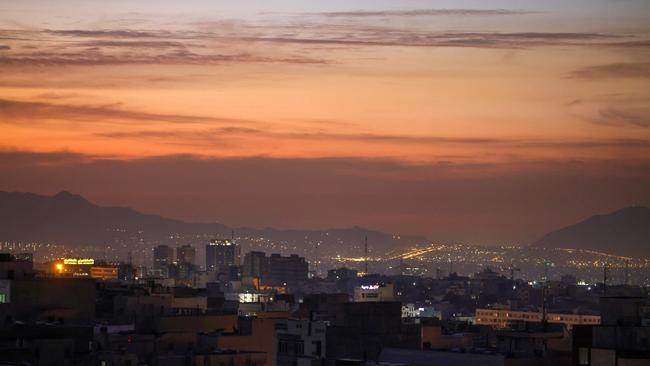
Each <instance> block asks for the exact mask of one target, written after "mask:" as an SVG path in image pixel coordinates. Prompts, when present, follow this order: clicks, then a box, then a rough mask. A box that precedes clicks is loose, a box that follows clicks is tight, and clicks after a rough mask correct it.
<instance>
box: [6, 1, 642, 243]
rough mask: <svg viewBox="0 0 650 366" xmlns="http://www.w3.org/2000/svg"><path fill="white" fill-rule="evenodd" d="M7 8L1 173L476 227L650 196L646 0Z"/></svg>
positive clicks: (207, 217)
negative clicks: (649, 188)
mask: <svg viewBox="0 0 650 366" xmlns="http://www.w3.org/2000/svg"><path fill="white" fill-rule="evenodd" d="M2 13H3V15H2V16H1V17H0V29H1V31H0V65H1V66H2V67H1V68H0V80H1V81H0V131H1V132H2V133H0V174H1V175H2V176H3V179H0V190H9V191H31V192H36V193H42V194H54V193H56V192H58V191H61V190H69V191H72V192H75V193H80V194H82V195H83V196H84V197H87V198H89V199H90V200H92V201H93V202H96V203H98V204H101V205H107V206H128V207H133V208H135V209H138V210H141V211H144V212H148V213H155V214H160V215H162V216H166V217H172V218H179V219H183V220H187V221H192V222H220V223H223V224H226V225H230V226H253V227H278V228H305V229H309V228H314V229H326V228H332V227H350V226H353V225H360V226H364V227H369V228H373V229H378V230H382V231H386V232H394V233H404V234H419V235H425V236H426V237H428V238H431V239H433V240H443V241H445V240H454V241H461V242H471V243H476V244H499V243H519V244H526V243H529V242H532V241H534V240H536V239H539V238H540V237H541V236H542V235H543V234H545V233H547V232H549V231H551V230H555V229H558V228H560V227H563V226H566V225H569V224H572V223H575V222H578V221H580V220H582V219H585V218H587V217H589V216H591V215H594V214H600V213H606V212H610V211H614V210H616V209H620V208H623V207H627V206H650V190H648V187H649V186H650V174H649V172H650V169H649V168H650V159H649V158H648V157H649V156H650V130H649V126H650V124H649V123H650V122H649V121H650V113H649V111H648V108H647V105H648V102H649V101H650V94H649V92H648V88H647V86H648V80H649V79H648V78H649V77H650V52H648V45H649V44H650V43H649V42H650V28H649V27H648V26H647V24H648V20H649V19H650V5H648V3H647V2H645V1H605V0H598V1H572V2H569V3H567V2H560V1H549V2H544V3H543V4H540V3H539V2H533V1H523V2H522V1H491V2H485V1H454V2H452V1H401V2H394V1H353V2H343V1H328V2H326V3H325V2H309V3H305V2H298V1H270V2H265V3H264V4H258V3H246V4H236V5H234V4H228V5H222V4H216V3H214V2H204V1H195V2H189V3H187V4H184V5H178V4H177V3H175V2H168V1H159V2H152V1H145V2H139V3H137V4H132V3H130V2H124V1H118V2H111V3H110V4H104V3H100V2H79V1H62V2H57V4H56V5H54V4H51V3H48V2H44V1H30V2H19V1H7V2H4V3H3V5H2ZM179 14H180V16H179Z"/></svg>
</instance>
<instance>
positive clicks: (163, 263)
mask: <svg viewBox="0 0 650 366" xmlns="http://www.w3.org/2000/svg"><path fill="white" fill-rule="evenodd" d="M173 262H174V249H173V248H171V247H169V246H168V245H158V246H157V247H155V248H153V269H154V271H156V272H157V273H159V274H161V275H163V276H165V277H167V276H168V275H169V266H170V265H171V264H172V263H173Z"/></svg>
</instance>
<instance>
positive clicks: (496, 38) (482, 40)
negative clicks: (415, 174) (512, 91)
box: [242, 27, 615, 48]
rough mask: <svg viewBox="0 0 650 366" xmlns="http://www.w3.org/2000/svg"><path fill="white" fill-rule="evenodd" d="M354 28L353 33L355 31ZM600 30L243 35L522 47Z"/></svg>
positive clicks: (581, 40)
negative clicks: (583, 31)
mask: <svg viewBox="0 0 650 366" xmlns="http://www.w3.org/2000/svg"><path fill="white" fill-rule="evenodd" d="M355 30H356V33H355V32H354V31H355ZM613 37H615V36H613V35H607V34H600V33H580V32H575V33H566V32H565V33H549V32H509V33H508V32H504V33H498V32H445V33H434V32H420V31H407V30H395V29H382V28H376V27H371V28H368V29H363V28H358V29H352V30H351V32H350V33H346V34H345V35H336V34H330V35H328V34H323V35H322V36H319V37H309V38H306V37H302V36H299V35H294V36H283V37H274V36H254V37H242V40H244V41H247V42H271V43H287V44H291V43H294V44H311V45H339V46H341V45H350V46H405V47H406V46H410V47H475V48H522V47H530V46H541V45H556V44H566V45H588V44H590V43H591V42H593V41H595V40H600V39H608V38H613Z"/></svg>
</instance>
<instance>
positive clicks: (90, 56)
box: [0, 50, 327, 67]
mask: <svg viewBox="0 0 650 366" xmlns="http://www.w3.org/2000/svg"><path fill="white" fill-rule="evenodd" d="M226 63H287V64H326V63H327V61H325V60H322V59H314V58H308V57H302V56H295V57H279V58H274V57H264V56H256V55H253V54H249V53H239V54H197V53H193V52H189V51H183V50H179V51H175V52H170V53H164V54H143V53H141V54H129V53H127V54H115V55H114V54H104V53H101V52H88V50H85V51H79V52H74V53H56V52H34V53H29V54H21V55H6V56H0V65H3V66H41V67H42V66H98V65H126V64H188V65H215V64H226Z"/></svg>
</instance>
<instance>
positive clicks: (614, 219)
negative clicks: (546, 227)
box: [532, 206, 650, 258]
mask: <svg viewBox="0 0 650 366" xmlns="http://www.w3.org/2000/svg"><path fill="white" fill-rule="evenodd" d="M532 246H535V247H544V248H573V249H587V250H594V251H600V252H604V253H608V254H614V255H621V256H628V257H630V256H636V257H638V256H642V257H646V258H650V208H647V207H643V206H631V207H625V208H622V209H619V210H616V211H613V212H610V213H606V214H598V215H593V216H590V217H588V218H586V219H584V220H582V221H580V222H577V223H575V224H572V225H569V226H565V227H563V228H560V229H558V230H555V231H552V232H549V233H547V234H546V235H544V236H543V237H542V238H540V239H539V240H537V241H535V242H533V243H532Z"/></svg>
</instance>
